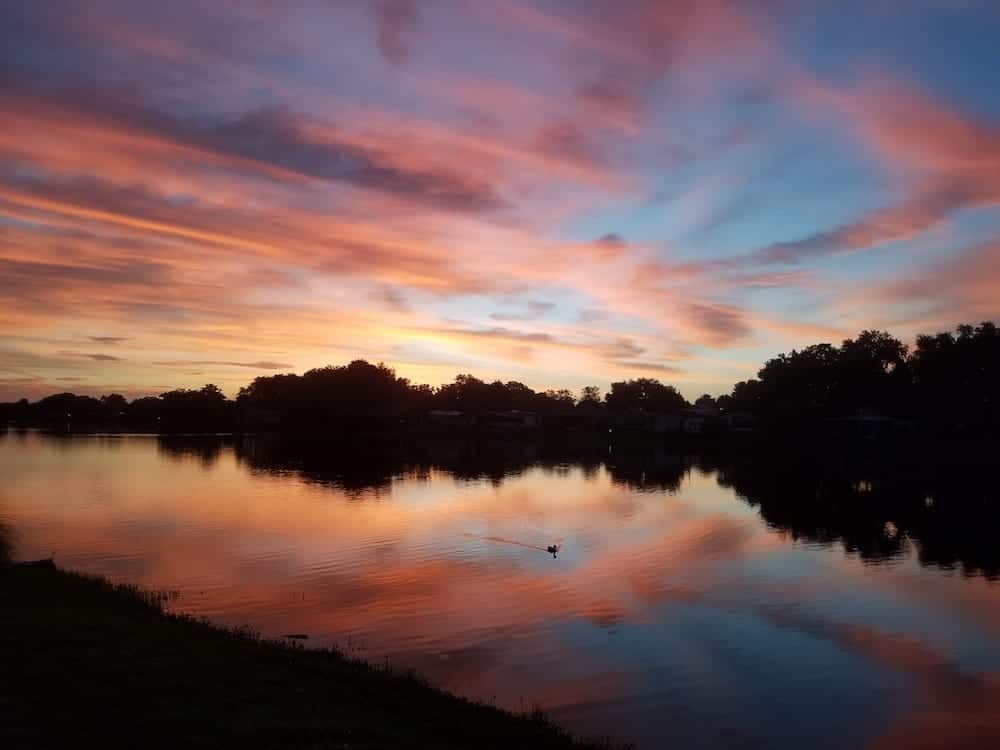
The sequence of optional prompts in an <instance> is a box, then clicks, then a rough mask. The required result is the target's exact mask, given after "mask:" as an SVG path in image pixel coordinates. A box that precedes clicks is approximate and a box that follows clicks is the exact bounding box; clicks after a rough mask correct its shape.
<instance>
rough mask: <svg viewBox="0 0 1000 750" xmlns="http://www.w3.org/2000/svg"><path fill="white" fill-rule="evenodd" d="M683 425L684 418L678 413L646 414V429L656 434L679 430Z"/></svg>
mask: <svg viewBox="0 0 1000 750" xmlns="http://www.w3.org/2000/svg"><path fill="white" fill-rule="evenodd" d="M683 426H684V420H683V417H682V416H681V415H680V414H660V413H653V414H647V415H646V429H647V430H649V431H650V432H653V433H656V434H657V435H666V434H670V433H675V432H680V431H681V430H682V429H683Z"/></svg>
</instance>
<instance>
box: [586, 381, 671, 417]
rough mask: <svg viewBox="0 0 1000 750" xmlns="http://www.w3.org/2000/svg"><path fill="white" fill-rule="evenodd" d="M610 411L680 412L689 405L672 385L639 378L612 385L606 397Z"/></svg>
mask: <svg viewBox="0 0 1000 750" xmlns="http://www.w3.org/2000/svg"><path fill="white" fill-rule="evenodd" d="M604 399H605V402H606V403H607V405H608V408H609V409H612V410H614V411H640V412H666V413H670V412H678V411H680V410H681V409H683V408H684V407H685V406H687V405H688V403H687V401H685V399H684V397H683V396H682V395H681V394H680V393H679V392H678V391H677V389H676V388H674V387H673V386H672V385H664V384H663V383H661V382H660V381H659V380H656V379H655V378H637V379H636V380H626V381H621V382H618V383H612V384H611V391H610V392H609V393H608V394H607V395H606V396H605V397H604Z"/></svg>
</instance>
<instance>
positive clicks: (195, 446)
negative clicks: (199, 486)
mask: <svg viewBox="0 0 1000 750" xmlns="http://www.w3.org/2000/svg"><path fill="white" fill-rule="evenodd" d="M232 444H233V438H232V437H231V436H228V435H189V436H181V435H160V436H159V437H157V439H156V447H157V450H158V451H159V453H160V455H161V456H166V457H167V458H170V459H173V460H175V461H185V460H188V459H194V460H197V461H198V462H200V463H201V465H202V466H204V467H205V468H206V469H208V468H211V467H212V466H214V465H215V464H216V463H217V462H218V460H219V457H220V456H221V455H222V450H223V448H225V447H227V446H229V445H232Z"/></svg>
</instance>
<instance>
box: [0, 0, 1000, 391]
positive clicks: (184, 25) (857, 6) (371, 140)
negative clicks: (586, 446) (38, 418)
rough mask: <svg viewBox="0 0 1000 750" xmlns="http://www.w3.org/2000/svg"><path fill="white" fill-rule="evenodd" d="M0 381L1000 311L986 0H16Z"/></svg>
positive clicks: (578, 349) (532, 363)
mask: <svg viewBox="0 0 1000 750" xmlns="http://www.w3.org/2000/svg"><path fill="white" fill-rule="evenodd" d="M0 17H2V18H3V23H2V24H0V41H2V51H0V58H2V60H3V66H2V69H0V117H2V122H3V127H2V128H0V401H6V400H14V399H18V398H21V397H27V398H31V399H36V398H39V397H41V396H44V395H47V394H50V393H54V392H58V391H73V392H76V393H80V394H95V395H99V394H102V393H110V392H113V391H114V392H120V393H124V394H126V395H127V396H129V397H130V398H131V397H134V396H139V395H147V394H154V393H159V392H160V391H164V390H168V389H171V388H176V387H200V386H201V385H202V384H204V383H208V382H212V383H217V384H218V385H219V386H220V387H221V388H222V389H223V390H224V391H225V392H226V393H227V394H228V395H230V396H233V395H235V394H236V391H237V390H238V389H239V387H240V386H243V385H245V384H247V383H248V382H249V381H250V380H252V378H253V377H255V376H257V375H263V374H273V373H275V372H284V371H289V372H303V371H305V370H308V369H310V368H313V367H319V366H323V365H326V364H344V363H346V362H348V361H350V360H352V359H357V358H363V359H367V360H369V361H372V362H378V361H384V362H385V363H386V364H388V365H390V366H392V367H394V368H396V370H397V372H398V373H399V374H400V375H402V376H405V377H408V378H410V379H411V380H414V381H417V382H426V383H430V384H432V385H438V384H440V383H442V382H446V381H450V380H451V379H452V378H453V377H454V375H455V374H456V373H460V372H469V373H472V374H474V375H476V376H478V377H481V378H483V379H486V380H493V379H501V380H504V381H508V380H518V381H521V382H524V383H526V384H527V385H529V386H531V387H534V388H539V389H544V388H550V387H568V388H572V389H574V390H576V391H578V390H579V389H580V388H581V387H582V386H585V385H592V384H593V385H599V386H601V388H602V389H603V388H606V387H607V384H608V383H610V382H611V381H613V380H621V379H625V378H631V377H655V378H658V379H660V380H662V381H664V382H669V383H672V384H674V385H676V386H677V388H678V389H679V390H680V391H681V392H682V393H683V394H684V395H685V396H686V397H688V398H689V399H693V398H694V397H696V396H698V395H699V394H701V393H703V392H708V393H712V394H719V393H724V392H728V391H729V389H730V387H731V385H732V384H733V383H734V382H736V381H739V380H744V379H746V378H749V377H753V376H754V374H755V373H756V371H757V369H758V367H759V366H760V364H761V363H762V362H763V361H764V360H765V359H766V358H768V357H770V356H773V355H775V354H777V353H778V352H782V351H788V350H790V349H792V348H796V347H802V346H804V345H808V344H812V343H817V342H821V341H830V342H839V341H840V340H841V339H843V338H845V337H848V336H852V335H854V334H856V333H858V332H859V331H860V330H862V329H870V328H880V329H885V330H889V331H891V332H892V333H894V334H896V335H898V336H899V337H900V338H901V339H903V340H904V341H906V342H907V343H911V344H912V341H913V338H914V337H915V336H916V335H917V334H918V333H933V332H938V331H943V330H951V329H953V328H954V327H955V326H956V325H957V324H960V323H976V322H978V321H981V320H989V319H997V318H998V317H1000V88H998V87H997V86H996V81H995V77H996V70H997V69H1000V56H998V52H997V49H996V40H997V39H998V38H1000V6H998V5H997V4H995V3H993V2H990V1H989V0H966V1H965V2H949V1H948V0H914V2H902V1H901V0H890V1H889V2H882V3H872V2H860V0H847V1H846V2H843V1H842V2H837V3H833V2H827V1H826V0H807V1H806V2H801V3H798V2H796V3H785V2H774V3H771V2H761V1H760V0H680V1H678V2H656V1H654V0H635V1H634V2H626V3H614V2H601V1H598V0H581V1H579V2H573V1H571V0H491V2H483V3H469V2H462V1H461V0H371V1H370V2H369V1H367V0H364V1H362V0H357V1H348V0H294V1H293V2H289V3H277V2H271V1H270V0H254V1H253V2H241V3H234V4H219V3H199V2H193V1H192V0H176V1H175V2H171V3H148V2H137V1H135V0H131V1H127V0H91V1H90V2H82V0H54V1H53V2H39V3H29V2H16V1H15V2H3V1H2V0H0Z"/></svg>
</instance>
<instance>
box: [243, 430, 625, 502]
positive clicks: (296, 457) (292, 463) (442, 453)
mask: <svg viewBox="0 0 1000 750" xmlns="http://www.w3.org/2000/svg"><path fill="white" fill-rule="evenodd" d="M602 450H605V451H606V448H603V449H602V448H601V447H594V448H582V447H580V446H577V447H575V448H569V447H566V446H565V444H562V445H559V444H548V443H538V442H519V441H471V440H462V439H451V440H449V439H442V438H434V439H428V440H424V441H422V442H412V441H408V442H401V441H393V440H378V439H367V440H366V441H365V442H364V443H363V444H360V445H357V444H352V443H345V442H325V443H320V442H316V441H309V440H304V441H289V440H287V439H279V438H269V437H248V438H244V439H243V440H239V441H237V442H236V444H235V454H236V458H237V460H238V461H240V462H241V463H244V464H245V465H246V466H247V467H248V468H249V469H250V470H251V471H253V472H266V473H269V474H283V473H294V474H296V475H298V476H301V477H302V478H304V479H306V480H308V481H314V482H318V483H322V484H328V485H330V486H333V487H337V488H338V489H341V490H344V491H347V492H350V493H361V492H365V491H370V492H373V493H374V494H379V493H381V492H384V491H385V490H386V489H388V487H389V486H390V485H391V483H392V481H393V479H396V478H400V477H406V478H408V479H411V480H413V479H415V480H420V479H429V478H430V474H431V472H432V471H439V472H444V473H447V474H449V475H451V476H452V477H453V478H455V479H458V480H467V481H483V480H485V481H489V482H491V483H493V484H495V485H499V484H501V483H502V482H503V481H504V480H505V479H508V478H512V477H516V476H519V475H521V474H523V473H524V472H525V471H527V470H528V469H529V468H533V467H541V468H542V469H543V470H546V471H551V472H558V471H560V470H565V469H567V468H571V467H582V468H583V470H584V472H585V473H587V474H588V475H589V476H593V475H594V474H595V473H596V472H597V471H598V470H599V468H600V466H601V455H602V454H601V451H602Z"/></svg>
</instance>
